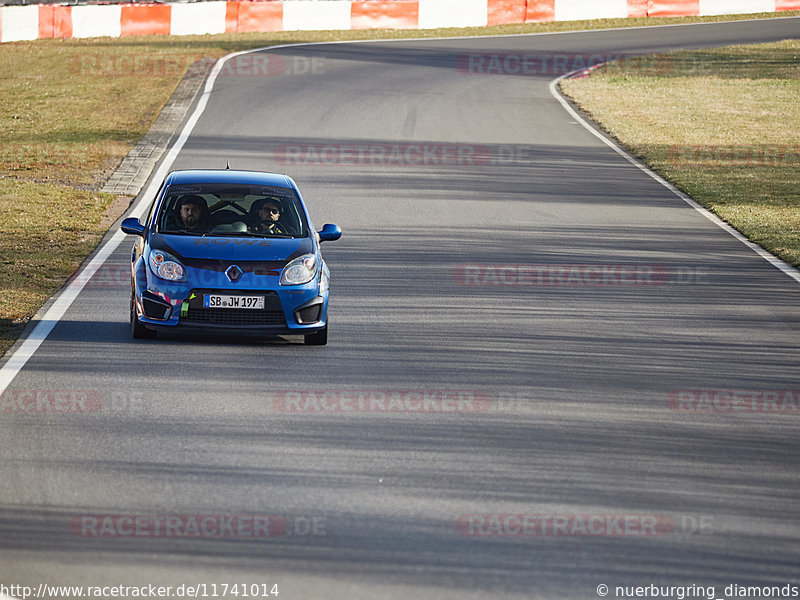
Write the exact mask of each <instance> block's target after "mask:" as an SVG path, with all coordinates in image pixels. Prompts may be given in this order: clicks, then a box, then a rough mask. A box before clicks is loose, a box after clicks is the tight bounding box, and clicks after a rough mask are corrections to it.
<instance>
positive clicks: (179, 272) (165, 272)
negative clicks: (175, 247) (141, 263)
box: [150, 250, 186, 281]
mask: <svg viewBox="0 0 800 600" xmlns="http://www.w3.org/2000/svg"><path fill="white" fill-rule="evenodd" d="M150 268H151V269H152V270H153V273H155V274H156V275H158V276H159V277H161V279H166V280H167V281H186V269H184V268H183V265H182V264H181V263H180V262H179V261H178V259H177V258H175V257H174V256H172V255H171V254H168V253H166V252H164V251H163V250H151V251H150Z"/></svg>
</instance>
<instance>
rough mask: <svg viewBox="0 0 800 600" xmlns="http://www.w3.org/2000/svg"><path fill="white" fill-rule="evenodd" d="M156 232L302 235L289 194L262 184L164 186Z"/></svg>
mask: <svg viewBox="0 0 800 600" xmlns="http://www.w3.org/2000/svg"><path fill="white" fill-rule="evenodd" d="M157 230H158V231H159V233H175V234H182V235H220V236H237V237H251V236H252V237H262V236H270V237H306V236H307V235H308V234H307V231H308V229H307V225H306V221H305V217H304V213H303V210H302V208H301V205H300V200H299V198H298V197H297V194H296V193H295V191H294V190H292V189H288V188H283V187H276V186H263V185H237V184H234V185H231V184H209V183H202V184H180V185H172V186H170V187H169V188H167V190H166V192H165V196H164V201H163V202H162V203H161V209H160V210H159V213H158V217H157Z"/></svg>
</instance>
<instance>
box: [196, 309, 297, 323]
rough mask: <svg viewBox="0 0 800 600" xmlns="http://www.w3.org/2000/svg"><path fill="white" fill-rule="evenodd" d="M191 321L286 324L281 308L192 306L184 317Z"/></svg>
mask: <svg viewBox="0 0 800 600" xmlns="http://www.w3.org/2000/svg"><path fill="white" fill-rule="evenodd" d="M182 320H183V321H186V322H189V323H208V324H211V325H284V324H285V323H286V321H285V319H284V317H283V311H281V310H248V309H241V308H190V309H189V311H188V313H187V314H186V316H185V317H183V319H182Z"/></svg>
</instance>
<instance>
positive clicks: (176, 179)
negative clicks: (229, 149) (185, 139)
mask: <svg viewBox="0 0 800 600" xmlns="http://www.w3.org/2000/svg"><path fill="white" fill-rule="evenodd" d="M165 183H167V184H168V185H176V184H186V183H243V184H249V185H274V186H278V187H285V188H291V189H294V188H295V186H294V185H293V182H292V180H291V179H290V178H289V177H287V176H286V175H282V174H279V173H266V172H263V171H237V170H233V169H187V170H183V171H172V172H171V173H170V174H169V175H168V176H167V180H166V182H165Z"/></svg>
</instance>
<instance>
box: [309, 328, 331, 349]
mask: <svg viewBox="0 0 800 600" xmlns="http://www.w3.org/2000/svg"><path fill="white" fill-rule="evenodd" d="M304 342H305V344H306V346H325V345H326V344H327V343H328V324H327V323H325V327H324V328H323V329H322V330H321V331H318V332H317V333H312V334H311V335H307V336H305V340H304Z"/></svg>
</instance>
